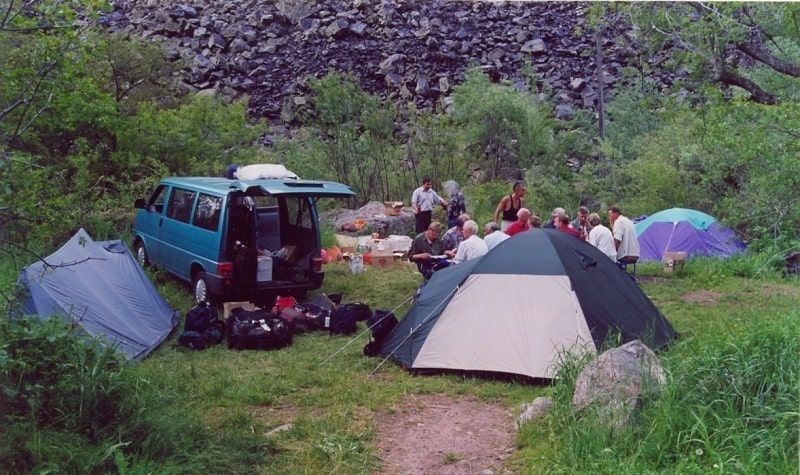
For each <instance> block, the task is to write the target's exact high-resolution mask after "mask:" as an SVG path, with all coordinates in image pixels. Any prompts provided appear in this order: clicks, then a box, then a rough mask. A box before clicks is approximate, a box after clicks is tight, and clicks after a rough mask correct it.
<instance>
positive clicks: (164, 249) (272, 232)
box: [133, 177, 355, 306]
mask: <svg viewBox="0 0 800 475" xmlns="http://www.w3.org/2000/svg"><path fill="white" fill-rule="evenodd" d="M353 195H355V193H354V192H353V190H352V189H351V188H350V187H349V186H346V185H343V184H341V183H334V182H327V181H311V180H300V179H293V178H266V179H255V180H235V179H233V180H232V179H228V178H205V177H174V178H166V179H164V180H161V182H160V183H159V184H158V185H157V186H156V188H155V189H154V190H153V192H152V193H151V194H150V197H149V198H147V199H143V198H140V199H137V200H136V201H135V206H136V208H137V209H138V212H137V214H136V218H135V219H134V223H133V246H134V250H135V254H136V258H137V260H138V262H139V264H140V265H142V266H147V265H152V266H154V267H156V268H159V269H163V270H165V271H167V272H169V273H170V274H173V275H174V276H176V277H178V278H179V279H181V280H183V281H185V282H189V283H191V284H192V288H193V292H194V299H195V301H196V302H198V303H199V302H214V303H219V302H227V301H251V302H254V303H256V304H258V305H262V306H264V305H271V304H272V302H274V299H275V297H276V296H277V295H294V296H299V297H302V296H303V295H304V294H305V293H306V292H307V291H309V290H314V289H318V288H319V287H320V286H321V285H322V280H323V277H324V275H325V274H324V272H323V271H322V259H321V251H322V245H321V242H320V229H319V219H318V215H317V207H316V203H317V201H318V200H319V199H320V198H348V197H350V196H353Z"/></svg>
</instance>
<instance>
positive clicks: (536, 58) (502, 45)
mask: <svg viewBox="0 0 800 475" xmlns="http://www.w3.org/2000/svg"><path fill="white" fill-rule="evenodd" d="M112 5H113V11H112V12H110V13H108V14H106V15H104V16H103V17H102V18H101V22H102V24H103V25H104V26H106V27H107V28H109V29H112V30H114V31H121V32H127V33H132V34H135V35H139V36H142V37H146V38H149V39H151V40H154V41H160V42H163V44H164V45H165V47H166V49H167V53H168V55H169V58H171V59H172V60H176V61H177V60H179V59H184V60H187V61H188V64H189V66H188V67H187V68H186V70H185V79H184V82H185V84H186V86H187V87H188V88H190V89H191V90H208V89H211V90H215V91H217V92H219V93H222V94H224V95H226V96H230V97H235V96H239V95H241V94H248V95H249V96H250V109H251V114H252V115H253V116H254V117H263V118H267V119H268V120H269V121H270V122H272V123H275V122H278V121H280V118H281V111H282V110H283V108H284V107H285V105H286V104H288V105H289V106H290V107H291V106H292V105H300V104H303V103H304V102H305V97H304V96H305V94H306V93H307V89H306V88H305V87H304V84H305V83H306V79H307V78H308V77H310V76H313V77H322V76H323V75H325V74H326V73H327V72H328V71H331V70H335V71H338V72H349V73H352V74H354V75H355V76H357V77H358V78H360V80H361V84H362V86H363V87H364V88H365V89H366V90H367V91H369V92H372V93H376V94H379V95H381V96H382V97H388V98H391V99H392V100H396V101H398V102H401V101H402V102H403V103H409V102H413V103H415V104H416V105H417V106H418V107H420V108H426V109H428V108H431V107H433V106H434V105H435V104H436V103H437V100H438V99H439V98H440V96H442V95H447V94H448V93H449V92H450V91H451V90H452V88H453V86H454V85H456V84H458V83H459V82H460V81H462V80H463V79H464V73H465V71H466V70H467V68H469V67H472V66H479V67H481V68H483V69H485V70H486V71H487V72H488V73H489V74H490V75H491V76H492V77H493V78H495V79H500V78H504V79H508V80H510V81H512V82H513V83H514V84H516V85H517V86H518V87H519V88H527V87H528V86H527V85H526V81H525V70H526V68H528V69H529V70H530V71H532V72H533V75H534V76H535V77H536V84H535V86H534V87H535V88H536V91H534V92H537V93H541V94H545V95H546V96H548V98H551V99H555V101H556V103H557V105H558V108H557V113H558V114H559V116H561V117H564V118H566V117H569V115H570V114H571V112H572V111H574V110H575V109H576V108H586V107H594V106H595V104H596V100H597V91H598V88H597V81H596V80H595V78H596V77H597V74H596V72H597V71H596V70H597V65H596V63H595V59H596V41H595V37H594V33H593V32H592V30H591V29H590V28H587V27H586V17H585V10H586V4H584V3H581V2H481V1H449V0H448V1H443V0H350V1H344V0H330V1H325V2H319V1H318V2H314V1H306V0H277V1H270V2H265V1H258V0H238V1H236V0H193V1H188V0H187V1H171V0H115V1H113V2H112ZM624 36H625V32H624V31H622V32H621V31H620V30H617V31H613V32H611V33H610V34H609V35H608V37H607V38H604V39H603V41H602V43H601V45H602V49H603V52H604V55H605V59H604V60H603V66H604V67H603V75H602V78H603V79H602V80H603V83H604V85H605V87H608V88H613V87H614V85H615V83H616V82H617V81H618V80H619V78H620V72H621V69H622V68H623V67H624V66H625V65H626V64H628V61H629V59H630V58H632V57H634V54H633V53H634V52H633V51H632V50H631V49H630V48H629V47H627V46H625V47H623V46H619V44H620V42H619V41H617V40H619V39H620V38H621V37H624ZM612 38H613V40H612ZM651 66H652V64H651ZM660 79H664V78H663V77H662V78H660Z"/></svg>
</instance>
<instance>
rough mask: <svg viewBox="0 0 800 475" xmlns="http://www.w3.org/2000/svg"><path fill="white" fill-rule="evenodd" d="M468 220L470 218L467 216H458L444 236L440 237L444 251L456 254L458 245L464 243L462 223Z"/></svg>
mask: <svg viewBox="0 0 800 475" xmlns="http://www.w3.org/2000/svg"><path fill="white" fill-rule="evenodd" d="M470 219H472V218H470V216H469V215H468V214H466V213H463V214H460V215H459V216H458V218H456V223H455V225H454V226H453V227H452V228H450V229H448V230H447V232H446V233H444V236H442V244H443V245H444V250H445V251H453V252H456V249H458V245H459V244H461V242H463V241H464V223H466V222H467V221H469V220H470Z"/></svg>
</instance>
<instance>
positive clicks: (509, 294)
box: [365, 229, 676, 379]
mask: <svg viewBox="0 0 800 475" xmlns="http://www.w3.org/2000/svg"><path fill="white" fill-rule="evenodd" d="M675 337H676V334H675V330H674V329H673V328H672V325H670V323H669V322H668V321H667V320H666V318H665V317H664V316H663V315H662V314H661V312H659V310H658V309H657V308H656V307H655V305H653V303H652V302H651V301H650V299H649V298H648V297H647V296H646V295H645V294H644V293H643V292H642V290H641V289H640V288H639V286H638V285H637V284H636V282H635V281H633V280H632V279H630V278H629V277H628V275H627V274H626V273H625V272H624V271H622V270H620V269H619V268H618V267H617V266H616V264H615V263H614V261H612V260H611V259H609V258H608V257H607V256H606V255H605V254H603V253H602V252H601V251H599V250H598V249H597V248H595V247H594V246H592V245H591V244H588V243H586V242H584V241H581V240H579V239H575V238H574V237H572V236H570V235H568V234H566V233H562V232H559V231H556V230H549V229H533V230H531V231H528V232H524V233H519V234H517V235H515V236H512V237H511V238H509V239H507V240H505V241H504V242H502V243H501V244H499V245H498V246H496V247H495V248H493V249H492V250H491V251H489V253H487V254H486V255H484V256H483V257H481V258H479V259H473V260H470V261H467V262H463V263H460V264H458V265H454V266H450V267H448V268H445V269H442V270H440V271H437V272H435V273H434V274H433V276H432V277H431V279H430V280H429V281H428V282H427V283H426V284H425V285H423V286H422V288H421V290H420V291H419V294H418V297H417V299H416V301H415V302H414V304H413V305H412V306H411V308H409V310H408V312H407V313H406V315H405V317H403V319H402V320H400V322H399V323H398V324H397V326H395V327H394V329H392V330H391V332H390V333H389V334H388V335H387V336H386V338H385V339H383V341H382V342H381V344H380V348H379V349H378V350H377V351H372V352H373V353H377V354H379V355H381V356H384V357H385V358H389V359H392V360H394V361H396V362H397V363H399V364H400V365H401V366H403V367H405V368H408V369H410V370H413V371H418V370H436V371H441V370H456V371H461V372H478V373H483V372H487V373H504V374H511V375H522V376H526V377H530V378H535V379H538V378H547V379H552V378H554V377H556V369H557V368H558V365H559V363H560V362H561V359H562V358H563V357H564V356H565V355H566V354H567V353H571V354H573V355H582V354H587V353H589V354H597V352H598V350H599V349H601V348H602V347H603V345H604V344H613V345H614V346H616V345H618V344H622V343H626V342H629V341H633V340H636V339H639V340H642V341H643V342H645V344H647V345H648V346H649V347H650V348H652V349H659V348H663V347H665V346H666V345H667V344H669V343H670V342H671V341H672V340H673V339H674V338H675ZM370 350H374V349H372V348H371V349H370ZM365 353H367V349H365Z"/></svg>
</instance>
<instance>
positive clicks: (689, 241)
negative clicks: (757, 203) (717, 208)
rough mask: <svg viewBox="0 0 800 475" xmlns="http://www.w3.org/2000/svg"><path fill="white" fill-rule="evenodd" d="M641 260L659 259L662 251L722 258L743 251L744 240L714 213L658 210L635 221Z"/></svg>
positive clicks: (687, 210) (660, 259) (673, 209)
mask: <svg viewBox="0 0 800 475" xmlns="http://www.w3.org/2000/svg"><path fill="white" fill-rule="evenodd" d="M634 228H635V229H636V237H637V238H638V240H639V248H640V249H641V254H640V255H639V260H640V261H662V260H663V259H664V253H665V252H685V253H686V255H687V256H689V257H691V256H703V257H717V258H725V257H730V256H732V255H734V254H738V253H739V252H742V251H743V250H744V248H745V245H744V243H743V242H742V241H741V240H740V239H739V238H737V237H736V234H735V233H734V232H733V231H732V230H730V229H728V228H725V227H724V226H723V225H722V223H720V222H719V221H717V220H716V219H714V217H712V216H710V215H708V214H705V213H702V212H700V211H695V210H693V209H686V208H670V209H665V210H663V211H659V212H658V213H655V214H653V215H651V216H649V217H647V218H646V219H644V220H642V221H639V222H637V223H636V224H634Z"/></svg>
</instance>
